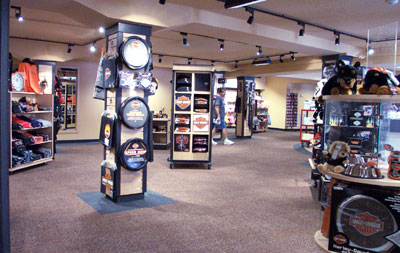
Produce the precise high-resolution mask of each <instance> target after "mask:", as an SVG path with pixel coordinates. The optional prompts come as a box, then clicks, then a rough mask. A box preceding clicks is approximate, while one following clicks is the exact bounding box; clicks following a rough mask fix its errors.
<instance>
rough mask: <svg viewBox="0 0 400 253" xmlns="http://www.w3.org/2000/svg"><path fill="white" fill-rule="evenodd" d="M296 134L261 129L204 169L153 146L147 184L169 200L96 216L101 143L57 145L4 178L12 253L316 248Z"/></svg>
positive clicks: (316, 218) (313, 209) (217, 150)
mask: <svg viewBox="0 0 400 253" xmlns="http://www.w3.org/2000/svg"><path fill="white" fill-rule="evenodd" d="M297 143H298V133H296V132H283V131H272V130H267V131H266V132H264V133H258V134H256V135H254V136H253V138H252V139H240V140H238V139H237V140H235V145H233V146H224V145H222V144H219V145H218V146H214V147H213V158H212V160H213V166H212V169H211V170H207V169H201V168H199V166H191V165H188V166H183V167H180V168H179V169H173V170H171V169H169V166H168V163H167V158H168V156H169V151H167V150H156V151H155V161H154V162H153V163H151V164H149V167H148V188H149V189H151V190H152V191H154V192H157V193H160V194H162V195H164V196H165V197H168V198H170V199H173V200H174V201H176V203H173V204H168V205H160V206H156V207H150V208H141V209H135V210H128V211H123V212H117V213H111V214H103V215H102V214H100V213H98V212H97V211H95V210H94V209H93V208H92V207H91V206H89V205H88V204H87V203H85V202H84V201H82V200H81V199H80V198H79V197H78V196H77V194H81V193H85V192H95V191H99V188H100V186H99V184H100V183H99V180H100V163H101V161H102V153H103V151H102V150H103V148H102V146H101V145H65V146H59V148H60V149H62V150H63V151H65V152H62V154H57V155H56V159H55V160H54V161H53V162H50V163H48V164H47V165H45V166H38V167H36V168H32V169H29V170H25V171H22V172H20V173H15V174H12V175H10V216H11V247H12V252H323V251H322V250H321V249H320V248H319V247H318V246H317V244H316V243H315V242H314V233H315V231H317V230H318V229H319V228H320V225H321V221H322V212H321V211H320V206H319V204H318V202H317V201H316V200H315V195H316V190H315V189H313V188H312V187H311V186H310V185H311V180H310V168H308V167H307V166H304V162H306V161H307V159H308V158H309V155H307V154H305V153H304V154H303V153H300V152H298V151H296V150H294V149H293V146H294V145H295V144H297Z"/></svg>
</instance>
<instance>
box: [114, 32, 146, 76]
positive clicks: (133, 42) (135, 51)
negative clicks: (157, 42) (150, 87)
mask: <svg viewBox="0 0 400 253" xmlns="http://www.w3.org/2000/svg"><path fill="white" fill-rule="evenodd" d="M120 54H121V55H122V58H123V59H124V63H125V64H126V66H127V67H128V68H130V69H135V70H137V69H142V68H144V67H145V66H146V65H147V63H148V62H149V60H150V57H151V55H150V48H149V47H148V46H147V44H146V41H145V40H143V39H142V38H140V37H138V36H131V37H129V38H127V39H126V40H125V41H124V42H123V43H122V44H121V48H120Z"/></svg>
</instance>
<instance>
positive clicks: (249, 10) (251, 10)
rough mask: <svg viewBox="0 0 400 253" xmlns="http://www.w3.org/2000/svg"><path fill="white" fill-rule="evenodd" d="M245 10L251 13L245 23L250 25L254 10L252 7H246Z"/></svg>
mask: <svg viewBox="0 0 400 253" xmlns="http://www.w3.org/2000/svg"><path fill="white" fill-rule="evenodd" d="M246 11H247V12H249V13H250V14H251V16H250V17H249V18H248V19H247V24H249V25H251V24H253V21H254V10H253V9H252V8H246Z"/></svg>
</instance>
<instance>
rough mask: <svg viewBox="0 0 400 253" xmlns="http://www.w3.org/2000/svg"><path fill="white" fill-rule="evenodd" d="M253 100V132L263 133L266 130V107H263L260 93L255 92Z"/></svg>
mask: <svg viewBox="0 0 400 253" xmlns="http://www.w3.org/2000/svg"><path fill="white" fill-rule="evenodd" d="M255 100H256V102H255V103H254V105H255V108H254V114H255V118H254V121H255V122H253V132H265V130H266V129H267V128H268V107H267V106H266V105H265V103H264V98H263V97H262V96H261V95H260V91H257V93H256V97H255Z"/></svg>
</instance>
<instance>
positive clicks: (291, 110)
mask: <svg viewBox="0 0 400 253" xmlns="http://www.w3.org/2000/svg"><path fill="white" fill-rule="evenodd" d="M297 97H298V94H297V93H288V94H287V95H286V120H285V126H286V127H287V128H293V127H297V103H298V101H297V100H298V98H297Z"/></svg>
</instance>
